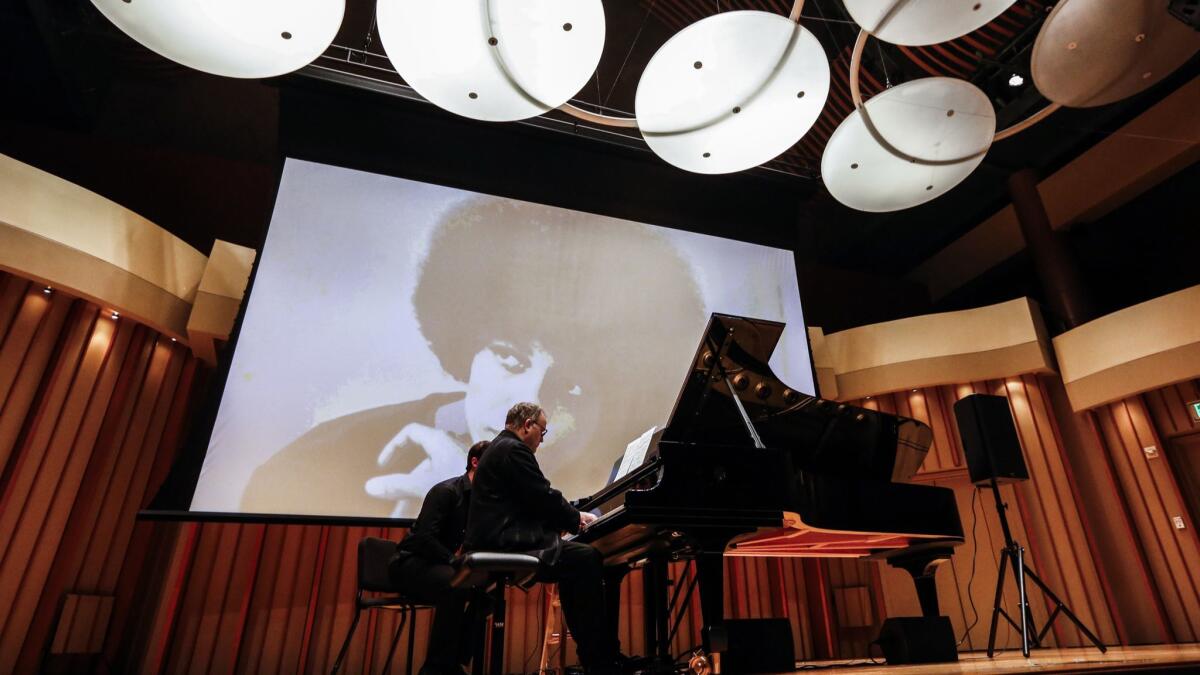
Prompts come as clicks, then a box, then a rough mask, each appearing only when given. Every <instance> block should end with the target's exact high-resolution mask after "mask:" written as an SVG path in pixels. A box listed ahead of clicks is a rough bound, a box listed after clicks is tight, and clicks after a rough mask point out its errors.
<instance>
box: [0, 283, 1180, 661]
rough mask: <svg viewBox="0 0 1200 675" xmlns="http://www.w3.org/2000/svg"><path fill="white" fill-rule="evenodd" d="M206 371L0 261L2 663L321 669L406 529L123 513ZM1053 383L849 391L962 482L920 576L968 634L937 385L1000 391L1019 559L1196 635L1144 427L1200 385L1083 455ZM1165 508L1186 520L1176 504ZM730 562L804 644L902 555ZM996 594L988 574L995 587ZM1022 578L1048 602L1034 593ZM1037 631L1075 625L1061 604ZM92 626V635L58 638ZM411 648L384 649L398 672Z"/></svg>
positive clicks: (869, 628) (1127, 619)
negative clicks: (1010, 423) (948, 524)
mask: <svg viewBox="0 0 1200 675" xmlns="http://www.w3.org/2000/svg"><path fill="white" fill-rule="evenodd" d="M204 374H205V373H204V370H203V367H202V366H199V365H198V363H197V362H196V360H195V359H194V358H193V357H192V356H191V355H190V354H189V353H188V352H187V351H186V350H185V349H183V348H181V347H180V346H179V345H177V344H176V343H173V342H171V341H170V339H169V338H166V337H163V336H162V335H160V334H158V333H155V332H153V331H151V330H148V329H146V328H144V327H142V326H138V325H136V324H133V323H131V322H128V321H122V320H116V321H114V320H112V319H111V318H110V317H109V316H107V315H106V314H104V313H102V312H101V311H100V309H99V308H98V307H96V306H94V305H90V304H88V303H86V302H83V301H80V300H77V299H73V298H70V297H67V296H66V295H64V294H61V293H50V294H46V293H44V292H43V290H42V288H41V287H40V286H37V285H34V284H31V283H30V282H27V281H25V280H22V279H20V278H17V277H13V276H9V275H0V672H16V673H34V672H100V673H320V672H328V669H329V668H330V666H331V665H332V662H333V659H334V658H335V656H336V652H337V649H338V647H339V646H340V643H341V640H342V638H343V637H344V635H345V632H346V630H347V629H348V627H349V624H350V621H351V618H352V611H353V610H352V608H353V604H352V603H353V588H354V569H355V564H354V556H355V550H356V543H357V541H358V540H359V539H360V538H361V537H363V536H385V537H389V538H399V537H400V536H401V535H402V531H401V530H397V529H382V528H377V527H376V528H364V527H346V526H317V525H311V526H304V525H264V524H233V523H204V524H198V523H152V522H136V521H135V520H134V514H135V513H136V511H137V510H138V509H139V508H140V507H142V506H145V505H146V503H147V502H148V500H149V498H150V497H151V495H152V494H153V493H154V490H155V488H156V487H157V486H158V485H159V484H160V483H161V481H162V480H163V478H164V477H165V475H166V472H167V470H168V468H169V466H170V462H171V460H172V459H173V457H174V452H175V449H176V448H177V447H178V445H179V442H180V439H181V437H182V435H183V433H184V430H185V425H186V421H187V418H188V416H187V412H188V408H189V404H190V403H191V401H192V400H193V399H194V398H195V393H194V392H195V391H196V390H197V388H198V386H197V385H198V383H199V382H200V381H201V380H203V377H204ZM1054 386H1055V382H1054V381H1053V380H1052V379H1051V376H1034V375H1027V376H1023V377H1014V378H1009V379H1006V380H997V381H987V382H973V383H964V384H960V385H953V386H941V387H932V388H925V389H918V390H915V391H912V390H906V391H902V392H896V393H892V394H887V395H879V396H874V397H871V398H870V399H864V400H862V401H860V403H861V404H862V405H865V406H869V407H874V408H878V409H881V410H887V411H892V412H897V413H900V414H905V415H910V416H913V417H917V418H919V419H922V420H925V421H927V422H928V423H929V424H930V425H931V426H932V428H933V430H934V435H935V444H934V448H933V450H932V451H931V453H930V455H929V457H928V459H927V461H926V464H925V467H924V469H923V470H922V472H921V474H919V480H920V481H922V482H926V483H930V484H936V485H944V486H948V487H951V488H952V489H954V490H955V491H956V493H957V495H958V504H959V510H960V513H961V515H962V518H963V523H964V528H965V529H966V531H967V535H968V536H967V543H966V545H965V546H963V547H962V548H961V549H960V550H959V552H958V554H957V555H956V556H955V557H954V559H953V560H952V561H951V562H949V563H947V564H946V565H944V566H943V569H942V570H941V571H940V572H939V575H938V583H939V589H940V591H941V601H942V609H943V612H944V613H945V614H947V615H949V616H950V618H951V620H952V623H953V625H954V627H955V630H956V632H957V633H958V634H959V635H960V636H962V637H964V641H963V643H962V647H961V648H962V649H964V650H968V649H976V650H977V649H981V648H983V647H984V646H985V645H984V643H985V641H986V635H987V627H988V615H987V612H988V610H989V609H990V606H991V600H992V593H993V590H994V584H995V580H996V576H997V551H998V550H999V547H1000V542H1001V534H1000V531H999V522H998V519H997V517H996V511H995V505H994V503H993V502H992V501H991V499H990V497H991V494H990V492H987V491H981V492H979V493H978V494H976V492H975V490H974V488H973V487H972V486H971V485H970V484H969V483H968V480H967V477H966V469H965V465H964V460H963V454H962V449H961V448H960V447H959V444H958V440H957V439H958V435H957V431H956V429H955V425H954V420H953V414H952V406H953V404H954V402H955V401H956V400H958V399H959V398H961V397H962V396H965V395H967V394H969V393H972V392H989V393H998V394H1003V395H1006V396H1007V397H1008V398H1009V400H1010V402H1011V409H1012V411H1013V414H1014V418H1015V419H1016V422H1017V426H1018V430H1019V432H1020V438H1021V441H1022V445H1023V447H1024V451H1025V458H1026V461H1027V463H1028V464H1029V469H1030V473H1031V476H1032V479H1031V480H1030V481H1028V482H1025V483H1021V484H1017V485H1014V486H1006V487H1004V488H1003V489H1002V494H1003V497H1004V500H1005V501H1006V502H1007V504H1008V505H1009V515H1010V520H1011V522H1012V525H1013V529H1014V534H1015V535H1016V537H1017V539H1018V540H1020V541H1021V542H1023V543H1024V544H1025V546H1026V547H1027V549H1028V559H1029V562H1030V565H1031V566H1032V567H1033V568H1034V569H1035V570H1036V571H1037V572H1038V573H1039V574H1040V575H1041V576H1042V578H1044V579H1045V581H1046V582H1047V583H1048V584H1049V585H1050V586H1051V587H1052V588H1053V589H1055V590H1056V591H1057V592H1059V593H1060V595H1061V596H1062V597H1063V599H1064V600H1066V601H1067V603H1068V604H1069V605H1070V606H1071V607H1072V608H1073V609H1074V610H1075V611H1076V612H1077V613H1078V614H1079V615H1080V617H1081V618H1082V619H1083V620H1084V621H1085V622H1087V623H1088V625H1090V626H1092V627H1093V628H1094V629H1095V630H1096V631H1097V632H1098V633H1099V634H1100V636H1101V637H1102V638H1103V639H1105V640H1106V641H1108V642H1111V643H1117V642H1126V643H1129V642H1138V641H1142V642H1145V641H1152V642H1172V641H1181V642H1182V641H1195V640H1197V639H1198V638H1200V634H1198V630H1200V595H1198V590H1197V589H1198V588H1200V578H1198V573H1197V571H1196V570H1197V569H1198V568H1197V566H1196V565H1195V564H1194V563H1195V561H1196V560H1200V546H1198V543H1197V538H1196V530H1195V523H1194V521H1193V519H1192V518H1193V516H1192V515H1189V513H1188V511H1187V509H1186V508H1185V507H1184V505H1183V502H1182V499H1181V497H1180V491H1179V488H1178V484H1177V480H1176V476H1175V474H1174V472H1173V470H1172V465H1171V464H1170V463H1168V462H1166V461H1162V460H1161V457H1160V458H1159V459H1157V460H1156V459H1149V458H1147V457H1146V455H1145V453H1144V451H1143V449H1142V448H1144V447H1146V446H1147V445H1152V444H1154V445H1157V447H1158V448H1159V450H1160V451H1161V450H1162V449H1163V448H1164V447H1165V445H1164V443H1168V442H1170V441H1172V440H1173V439H1179V438H1186V437H1188V436H1189V435H1190V434H1195V433H1196V432H1197V427H1196V425H1194V424H1193V423H1192V422H1191V420H1190V419H1189V418H1187V417H1186V410H1185V409H1184V408H1183V406H1182V403H1184V402H1186V401H1189V400H1196V399H1200V386H1198V383H1196V382H1188V383H1183V384H1180V385H1175V386H1173V387H1168V388H1165V389H1163V390H1159V391H1156V392H1151V393H1148V394H1145V395H1142V396H1139V397H1136V398H1133V399H1129V400H1127V401H1122V402H1120V403H1117V404H1112V405H1109V406H1105V407H1103V408H1100V409H1097V410H1093V411H1090V412H1089V413H1087V414H1086V415H1085V416H1083V417H1082V418H1081V419H1082V420H1083V423H1084V427H1085V429H1086V430H1088V433H1090V434H1091V438H1090V440H1091V441H1094V443H1095V447H1096V448H1098V450H1097V451H1096V452H1094V453H1092V455H1091V456H1089V459H1090V460H1092V463H1091V464H1088V465H1087V467H1086V468H1087V471H1086V472H1082V471H1081V470H1080V469H1079V467H1080V466H1081V464H1080V462H1079V461H1078V457H1076V456H1075V455H1073V454H1072V453H1071V452H1068V449H1067V447H1068V446H1070V445H1071V443H1070V442H1068V440H1069V438H1068V437H1069V436H1070V434H1071V433H1072V432H1071V427H1070V425H1067V424H1065V422H1064V421H1063V419H1062V418H1061V417H1060V416H1056V414H1055V412H1054V411H1055V410H1056V407H1055V406H1054V405H1053V401H1052V399H1053V397H1054V392H1055V391H1056V390H1055V389H1054ZM1057 386H1058V387H1059V388H1061V383H1058V384H1057ZM1084 495H1099V496H1100V498H1099V499H1095V500H1093V499H1090V498H1087V499H1085V498H1084ZM1098 502H1102V503H1103V507H1104V508H1100V507H1099V505H1098ZM1175 515H1181V516H1182V517H1183V518H1185V521H1184V523H1185V528H1184V529H1182V530H1180V529H1176V528H1175V527H1174V525H1173V520H1172V518H1173V517H1174V516H1175ZM1101 516H1102V518H1101ZM1189 561H1190V562H1189ZM726 565H727V571H728V580H729V582H728V584H727V588H726V596H727V597H726V606H727V616H729V617H731V618H755V617H782V618H787V619H788V620H789V621H790V623H791V625H792V634H793V638H794V641H795V652H796V656H797V658H798V659H813V658H828V657H863V656H866V655H868V654H869V653H872V654H875V655H877V654H878V652H877V651H873V648H872V647H871V646H870V642H871V640H872V639H874V636H875V634H876V633H877V631H878V627H879V624H880V623H881V622H882V621H883V620H884V619H885V618H886V617H888V616H898V615H911V614H915V613H916V612H917V603H916V598H915V594H914V593H913V590H912V587H911V584H910V582H909V581H908V579H907V578H906V576H905V575H904V573H903V572H899V571H897V570H893V569H890V568H887V567H885V566H881V565H878V564H875V563H869V562H863V561H858V560H813V559H807V560H799V559H784V560H781V559H761V558H731V559H728V560H727V561H726ZM1114 570H1115V571H1114ZM688 575H689V573H688V572H687V571H686V567H685V565H684V564H683V563H676V564H674V565H673V566H672V576H673V577H674V578H675V580H676V581H677V583H685V582H686V581H687V579H688ZM622 592H623V594H624V597H625V611H624V614H623V616H622V623H621V637H622V643H623V645H624V648H625V650H626V651H627V652H631V653H637V652H641V651H642V650H643V645H642V644H641V642H642V640H641V635H642V626H641V621H640V609H641V606H642V591H641V583H640V579H639V577H638V572H637V571H635V572H633V573H632V574H631V575H630V577H629V579H628V580H627V581H626V584H625V587H624V588H623V591H622ZM1014 594H1015V592H1014V590H1013V589H1012V588H1011V587H1009V588H1008V589H1007V591H1006V594H1005V598H1006V603H1007V605H1006V606H1008V607H1010V608H1011V607H1013V605H1014V603H1015V600H1014V597H1013V596H1014ZM1032 596H1033V599H1034V606H1033V607H1034V614H1035V617H1037V618H1038V619H1039V620H1040V621H1044V620H1045V618H1046V617H1047V616H1048V614H1049V611H1050V610H1051V606H1050V605H1049V603H1048V602H1047V601H1046V600H1045V598H1044V597H1042V596H1041V595H1040V594H1039V593H1038V592H1036V591H1034V592H1033V593H1032ZM1127 598H1134V599H1136V604H1137V606H1133V604H1132V603H1131V602H1130V601H1129V600H1127ZM547 606H548V598H547V596H546V590H545V589H543V588H535V589H534V590H533V591H531V592H529V593H528V594H526V593H523V592H521V591H512V592H511V595H510V605H509V608H510V609H509V615H508V628H509V630H508V637H507V644H506V653H507V655H508V656H507V667H508V669H509V671H510V672H531V671H532V670H533V669H534V668H536V664H537V662H538V661H539V659H540V656H541V655H540V652H539V649H540V644H541V638H542V632H543V627H544V621H545V618H546V616H547V612H546V608H547ZM83 608H104V609H103V611H101V610H98V609H97V610H85V609H83ZM976 616H978V617H979V619H978V621H975V618H976ZM972 624H973V625H972ZM394 626H395V616H393V615H390V614H388V613H378V614H377V615H372V616H369V617H365V618H364V619H363V621H362V622H361V623H360V626H359V631H358V634H357V636H356V638H355V640H354V642H353V643H352V647H351V650H350V654H349V657H348V662H347V670H346V671H345V672H353V673H357V672H370V673H375V672H381V670H382V666H383V661H384V659H385V658H386V653H387V649H388V646H389V639H390V637H391V635H392V632H393V629H394ZM428 626H429V617H428V616H421V617H420V618H419V619H418V620H417V622H416V630H417V635H416V659H415V661H416V663H417V664H419V663H420V662H421V661H422V659H423V654H424V649H425V645H424V641H425V638H426V635H427V631H428ZM968 627H970V630H968ZM699 628H700V616H699V608H698V607H697V606H695V605H692V606H690V607H689V608H688V611H687V614H686V616H685V617H684V618H683V620H682V622H681V627H680V630H679V634H678V635H677V636H676V639H675V643H674V645H673V647H674V650H675V652H676V653H677V654H682V653H684V652H685V651H686V650H687V649H688V648H689V647H691V646H693V645H695V644H696V643H697V642H699ZM56 636H58V637H57V641H56ZM1048 641H1049V642H1050V643H1051V644H1053V645H1060V646H1066V645H1078V644H1082V639H1081V636H1080V635H1079V633H1078V632H1077V631H1076V630H1075V629H1074V628H1072V627H1071V626H1070V625H1069V624H1068V623H1066V622H1065V621H1063V619H1062V618H1060V619H1059V621H1058V622H1057V623H1056V625H1055V628H1054V630H1053V631H1051V633H1050V635H1049V638H1048ZM1000 644H1001V645H1002V646H1007V647H1013V646H1015V644H1016V643H1015V635H1014V634H1013V632H1012V631H1002V632H1001V639H1000ZM55 645H58V647H55ZM70 645H84V646H92V648H91V649H90V650H89V649H87V648H84V647H70ZM96 645H99V649H100V651H99V652H98V653H69V652H71V651H72V650H74V651H78V652H87V651H95V649H94V646H96ZM63 652H66V653H63ZM401 653H402V652H401ZM400 658H401V659H402V656H401V657H400ZM574 661H575V658H574V647H573V645H572V644H571V643H570V642H569V641H568V642H567V643H566V644H564V645H560V646H559V647H558V648H556V651H555V652H554V653H553V654H552V655H551V664H552V665H554V666H558V667H561V666H562V665H564V664H569V663H574ZM412 670H415V668H412V669H410V666H408V664H404V663H403V661H400V662H398V663H397V664H396V667H395V668H393V671H392V672H406V671H408V672H412Z"/></svg>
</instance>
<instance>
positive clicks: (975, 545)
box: [954, 487, 980, 648]
mask: <svg viewBox="0 0 1200 675" xmlns="http://www.w3.org/2000/svg"><path fill="white" fill-rule="evenodd" d="M979 489H980V488H979V487H976V488H975V490H974V491H973V492H972V493H971V574H970V576H968V577H967V599H968V600H970V601H971V614H973V615H974V617H975V618H974V619H972V620H971V625H969V626H967V629H966V630H964V631H963V636H962V639H960V640H959V641H958V644H956V645H954V646H955V647H956V648H957V647H961V646H962V643H964V642H966V641H967V637H969V636H970V635H971V629H972V628H974V627H975V625H976V624H978V623H979V610H978V609H976V608H975V596H974V595H971V584H972V582H974V581H975V561H976V558H977V555H976V553H977V552H978V551H979V538H978V537H976V536H975V530H976V529H977V528H978V526H979V516H978V515H977V514H976V510H975V502H976V501H978V499H977V498H978V497H979Z"/></svg>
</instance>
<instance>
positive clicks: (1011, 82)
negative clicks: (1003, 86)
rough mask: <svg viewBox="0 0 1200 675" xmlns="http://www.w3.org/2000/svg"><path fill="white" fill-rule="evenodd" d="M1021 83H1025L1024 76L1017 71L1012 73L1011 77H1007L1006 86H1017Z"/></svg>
mask: <svg viewBox="0 0 1200 675" xmlns="http://www.w3.org/2000/svg"><path fill="white" fill-rule="evenodd" d="M1023 84H1025V78H1023V77H1021V76H1020V75H1019V74H1017V73H1013V74H1012V77H1010V78H1008V86H1010V87H1019V86H1021V85H1023Z"/></svg>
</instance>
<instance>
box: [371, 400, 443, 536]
mask: <svg viewBox="0 0 1200 675" xmlns="http://www.w3.org/2000/svg"><path fill="white" fill-rule="evenodd" d="M413 451H416V452H419V453H421V454H423V455H425V458H424V459H422V460H421V461H420V463H418V464H417V465H416V466H415V467H413V469H412V470H411V471H409V472H407V473H389V474H384V475H381V476H375V477H374V478H371V479H369V480H368V481H367V482H366V485H365V489H366V491H367V494H369V495H371V496H372V497H378V498H379V499H391V500H396V501H397V504H396V508H395V510H394V511H393V512H392V515H393V516H402V515H416V504H417V503H419V502H420V501H421V500H422V499H424V498H425V493H427V492H429V488H431V487H433V486H434V485H435V484H436V483H438V482H440V481H443V480H446V479H447V478H452V477H454V476H457V475H459V474H461V473H462V472H463V471H465V470H466V469H465V467H466V463H467V451H466V449H465V448H463V447H462V446H461V445H459V443H458V441H456V440H454V437H453V436H451V435H450V434H448V433H446V432H444V431H442V430H441V429H435V428H433V427H430V426H426V425H424V424H417V423H412V424H407V425H405V426H404V428H402V429H401V430H400V433H398V434H396V436H395V437H394V438H392V440H391V441H389V442H388V443H387V444H386V445H385V446H384V448H383V450H382V451H381V452H380V453H379V458H378V460H377V461H378V464H379V466H380V467H384V466H387V465H388V463H389V462H391V461H392V458H393V457H394V456H395V455H396V453H399V452H413ZM410 506H411V507H412V508H411V509H410ZM410 510H411V513H409V511H410Z"/></svg>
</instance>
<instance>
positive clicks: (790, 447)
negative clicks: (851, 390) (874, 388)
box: [572, 314, 963, 672]
mask: <svg viewBox="0 0 1200 675" xmlns="http://www.w3.org/2000/svg"><path fill="white" fill-rule="evenodd" d="M782 332H783V324H781V323H777V322H773V321H764V320H759V319H749V318H744V317H737V316H729V315H723V314H714V315H713V316H712V318H711V319H710V321H709V324H708V327H707V328H706V330H705V332H704V335H703V336H702V338H701V341H700V346H699V347H698V349H697V350H696V354H695V357H694V358H693V360H692V364H691V367H690V369H689V372H688V373H687V376H686V380H685V382H684V384H683V387H682V389H681V391H680V393H679V397H678V399H677V400H676V403H675V407H674V410H673V412H672V414H671V417H670V420H669V423H668V424H667V426H666V427H664V428H663V429H662V430H661V431H659V432H657V433H655V434H654V435H653V438H652V440H651V444H650V447H649V449H648V451H647V452H646V455H645V461H644V462H643V463H642V464H641V465H640V466H637V467H636V468H635V469H633V470H630V471H628V472H627V473H626V474H625V475H624V476H621V477H620V478H619V479H617V480H615V481H613V482H612V483H610V484H609V485H608V486H607V487H606V488H604V489H603V490H601V491H600V492H598V493H597V494H595V495H592V496H591V497H588V498H585V499H583V500H579V502H578V504H579V506H580V508H581V509H583V510H592V511H593V512H598V513H600V514H601V515H600V517H599V518H598V519H597V520H596V521H595V522H594V523H592V524H591V525H590V526H589V527H588V528H587V529H586V530H584V531H583V532H581V533H580V534H578V535H576V536H574V537H572V539H574V540H576V541H581V542H586V543H590V544H592V545H593V546H595V547H596V548H598V549H599V550H600V552H601V553H602V554H603V555H604V558H605V564H606V565H607V566H609V569H610V571H618V574H617V575H614V576H616V578H620V572H619V570H627V569H628V568H629V567H630V566H631V565H634V564H636V565H638V566H640V567H642V569H643V574H644V576H643V583H644V584H645V589H646V596H645V597H646V602H645V603H644V604H645V608H646V609H645V611H646V617H645V618H646V622H645V626H646V644H647V650H649V651H651V652H652V654H651V656H652V657H656V658H657V659H658V660H659V661H660V662H661V663H663V664H667V663H671V662H672V661H673V657H672V656H671V655H670V653H669V649H670V636H671V633H672V631H671V629H670V627H669V626H668V624H669V618H670V608H669V607H668V601H667V595H668V583H667V565H668V563H669V561H671V560H679V559H689V558H690V559H694V561H695V569H696V581H697V582H698V584H699V594H700V597H699V600H700V607H701V614H702V617H703V630H702V639H703V649H704V651H705V652H706V657H707V658H708V659H709V661H708V663H709V664H710V667H711V666H715V668H713V670H715V671H717V672H719V670H720V654H721V653H722V652H724V651H726V649H727V648H728V636H727V633H726V630H725V626H724V609H725V608H724V600H723V598H724V595H723V584H724V565H723V564H722V558H723V557H724V556H727V555H730V556H781V557H795V556H811V557H834V556H836V557H873V558H877V559H883V560H887V561H888V563H890V564H892V565H894V566H896V567H899V568H902V569H905V570H906V571H908V572H909V573H910V574H911V575H912V578H913V580H914V583H915V584H916V588H917V595H918V599H919V601H920V604H921V609H922V613H923V614H924V615H925V616H929V617H936V616H937V615H938V614H939V612H938V606H937V591H936V587H935V584H934V576H933V575H934V573H935V571H936V569H937V566H938V564H939V563H941V562H944V561H945V560H947V559H949V557H950V555H951V554H952V552H953V549H954V547H955V546H957V545H959V544H961V543H962V541H963V533H962V524H961V522H960V520H959V516H958V509H957V507H956V505H955V500H954V493H953V492H952V491H951V490H948V489H945V488H939V487H932V486H927V485H918V484H914V483H910V482H908V481H909V480H910V479H911V478H912V476H913V474H915V473H916V471H917V470H918V469H919V468H920V466H921V462H922V461H923V460H924V457H925V453H926V452H927V451H928V449H929V446H930V444H931V442H932V434H931V432H930V430H929V427H927V426H926V425H924V424H922V423H921V422H918V421H917V420H912V419H908V418H904V417H898V416H895V415H889V414H885V413H881V412H878V411H873V410H868V409H864V408H858V407H855V406H851V405H846V404H842V403H837V402H834V401H827V400H822V399H819V398H815V397H813V396H808V395H806V394H803V393H801V392H799V391H796V390H794V389H791V388H790V387H788V386H787V385H786V384H784V383H783V382H781V381H780V380H779V378H777V377H776V376H775V374H774V373H773V372H772V371H771V368H770V367H769V366H768V361H769V360H770V357H771V354H772V352H773V351H774V349H775V345H776V344H777V343H778V341H779V337H780V334H781V333H782ZM679 593H680V589H679V588H677V590H676V591H675V593H674V594H673V595H674V600H672V603H671V604H675V602H677V601H678V599H679ZM677 627H678V623H676V628H677Z"/></svg>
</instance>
